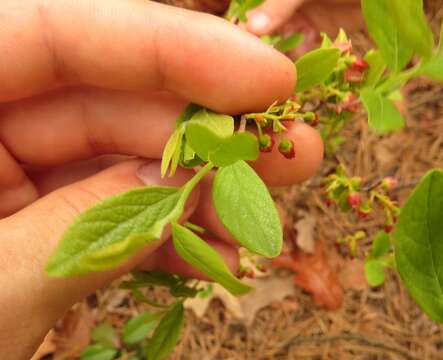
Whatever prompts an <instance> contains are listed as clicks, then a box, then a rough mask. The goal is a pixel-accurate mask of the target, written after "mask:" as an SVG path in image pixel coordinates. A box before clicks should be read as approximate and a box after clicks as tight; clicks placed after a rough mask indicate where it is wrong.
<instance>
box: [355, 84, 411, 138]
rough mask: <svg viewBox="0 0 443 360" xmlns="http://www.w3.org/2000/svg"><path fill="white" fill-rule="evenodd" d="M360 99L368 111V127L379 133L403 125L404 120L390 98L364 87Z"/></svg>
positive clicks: (399, 127)
mask: <svg viewBox="0 0 443 360" xmlns="http://www.w3.org/2000/svg"><path fill="white" fill-rule="evenodd" d="M360 99H361V101H362V102H363V105H364V107H365V109H366V111H367V112H368V121H369V127H370V128H371V129H372V130H374V131H375V132H378V133H380V134H385V133H389V132H392V131H395V130H398V129H402V128H403V127H404V126H405V120H404V118H403V116H402V115H401V114H400V111H398V109H397V108H396V107H395V105H394V104H393V103H392V101H391V100H389V99H388V98H386V97H384V96H383V95H381V94H379V93H378V92H376V91H375V90H374V89H372V88H364V89H363V90H362V91H361V93H360Z"/></svg>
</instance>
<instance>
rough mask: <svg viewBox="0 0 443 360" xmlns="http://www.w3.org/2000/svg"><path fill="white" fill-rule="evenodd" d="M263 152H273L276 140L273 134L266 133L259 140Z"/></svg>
mask: <svg viewBox="0 0 443 360" xmlns="http://www.w3.org/2000/svg"><path fill="white" fill-rule="evenodd" d="M258 143H259V147H260V151H261V152H271V151H272V149H273V148H274V144H275V141H274V139H273V137H272V136H270V135H268V134H264V135H263V136H261V137H260V138H259V140H258Z"/></svg>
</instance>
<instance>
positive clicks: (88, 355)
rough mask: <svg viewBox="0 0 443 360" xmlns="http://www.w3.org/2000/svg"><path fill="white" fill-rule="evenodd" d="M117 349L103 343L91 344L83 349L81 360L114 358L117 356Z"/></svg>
mask: <svg viewBox="0 0 443 360" xmlns="http://www.w3.org/2000/svg"><path fill="white" fill-rule="evenodd" d="M117 352H118V351H117V350H116V349H110V348H107V347H105V346H103V345H91V346H88V347H87V348H86V349H85V351H83V353H82V355H81V357H80V359H81V360H112V359H115V357H116V356H117Z"/></svg>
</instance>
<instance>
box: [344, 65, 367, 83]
mask: <svg viewBox="0 0 443 360" xmlns="http://www.w3.org/2000/svg"><path fill="white" fill-rule="evenodd" d="M344 77H345V81H347V82H351V83H361V82H362V81H363V80H364V78H365V75H364V73H363V71H362V70H360V69H356V68H354V67H350V68H347V69H346V70H345V75H344Z"/></svg>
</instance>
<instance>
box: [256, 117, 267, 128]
mask: <svg viewBox="0 0 443 360" xmlns="http://www.w3.org/2000/svg"><path fill="white" fill-rule="evenodd" d="M255 122H256V123H257V124H258V125H259V126H260V127H261V128H265V127H267V126H269V121H268V119H266V118H265V117H264V116H263V115H256V116H255Z"/></svg>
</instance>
